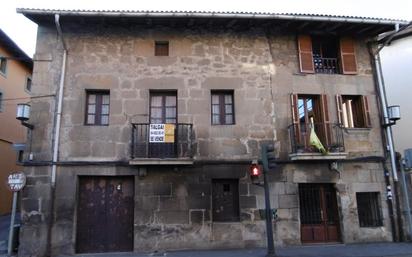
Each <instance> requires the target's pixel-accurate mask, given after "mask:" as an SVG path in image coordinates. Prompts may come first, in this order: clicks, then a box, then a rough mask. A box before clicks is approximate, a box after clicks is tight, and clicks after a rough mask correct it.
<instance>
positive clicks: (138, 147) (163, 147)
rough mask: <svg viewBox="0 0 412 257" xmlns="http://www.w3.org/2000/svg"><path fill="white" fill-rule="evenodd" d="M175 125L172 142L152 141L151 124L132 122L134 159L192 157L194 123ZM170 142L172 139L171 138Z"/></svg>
mask: <svg viewBox="0 0 412 257" xmlns="http://www.w3.org/2000/svg"><path fill="white" fill-rule="evenodd" d="M173 125H174V136H172V138H173V140H172V142H171V143H159V142H156V143H152V142H150V138H149V137H150V124H149V123H133V124H132V156H131V157H132V159H136V158H161V159H164V158H192V156H193V155H192V142H193V138H192V137H193V132H192V127H193V125H192V124H185V123H178V124H173ZM169 142H170V140H169Z"/></svg>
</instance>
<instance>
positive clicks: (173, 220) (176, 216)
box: [156, 211, 189, 224]
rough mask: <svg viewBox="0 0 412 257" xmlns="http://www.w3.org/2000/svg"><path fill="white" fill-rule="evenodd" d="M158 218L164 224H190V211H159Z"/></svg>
mask: <svg viewBox="0 0 412 257" xmlns="http://www.w3.org/2000/svg"><path fill="white" fill-rule="evenodd" d="M156 217H157V219H158V221H159V222H160V223H163V224H188V223H189V211H157V212H156Z"/></svg>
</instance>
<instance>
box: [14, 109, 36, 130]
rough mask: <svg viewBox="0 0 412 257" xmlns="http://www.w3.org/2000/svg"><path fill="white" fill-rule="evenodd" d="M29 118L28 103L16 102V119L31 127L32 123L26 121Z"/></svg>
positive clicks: (32, 126)
mask: <svg viewBox="0 0 412 257" xmlns="http://www.w3.org/2000/svg"><path fill="white" fill-rule="evenodd" d="M29 118H30V105H29V104H17V114H16V119H18V120H19V121H21V125H23V126H25V127H27V128H29V129H33V128H34V125H32V124H29V123H27V122H26V121H28V120H29Z"/></svg>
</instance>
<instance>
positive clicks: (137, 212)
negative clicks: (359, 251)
mask: <svg viewBox="0 0 412 257" xmlns="http://www.w3.org/2000/svg"><path fill="white" fill-rule="evenodd" d="M20 12H22V13H23V14H24V15H26V16H27V17H28V18H30V19H32V20H33V21H35V22H36V23H37V24H38V25H39V29H38V38H37V49H36V54H35V58H34V61H35V64H34V74H33V93H34V95H53V96H51V97H42V98H34V99H32V114H31V119H30V122H31V123H33V124H34V126H35V129H34V130H33V139H32V144H31V149H32V154H33V160H32V161H27V162H26V163H25V164H26V168H25V172H26V174H27V176H28V184H27V186H26V188H25V189H24V191H23V198H22V220H23V226H22V229H21V234H20V242H21V244H20V249H19V255H20V256H28V255H31V256H44V255H47V254H51V255H59V254H69V255H72V254H75V253H85V252H111V251H136V252H148V251H154V250H176V249H212V248H242V247H261V246H265V245H266V236H265V223H264V215H263V210H264V194H263V189H262V188H261V187H260V186H257V185H254V184H253V183H252V182H251V180H250V177H249V168H250V164H251V163H252V161H254V160H258V159H259V151H260V147H261V145H262V144H263V143H272V142H273V143H274V144H275V146H276V154H277V157H278V167H277V168H276V170H274V171H272V172H271V173H270V174H269V183H270V198H271V204H272V207H273V208H274V213H275V220H274V222H273V227H274V237H275V243H276V245H279V246H282V245H299V244H302V243H313V242H318V243H319V242H321V243H322V242H324V243H326V242H343V243H352V242H369V241H390V240H391V238H392V228H391V225H390V219H389V214H388V213H389V210H388V204H387V201H386V181H385V176H384V167H383V164H382V161H383V160H384V150H383V147H382V139H381V138H382V134H381V128H380V115H379V108H378V104H377V93H376V91H375V86H374V78H373V70H372V66H371V59H370V57H369V54H368V47H367V41H368V40H369V39H370V38H371V37H372V36H374V35H375V34H377V33H380V32H383V31H387V30H390V29H392V24H393V21H381V23H380V24H375V23H370V24H368V23H365V24H366V25H365V24H364V23H361V22H360V21H361V20H362V19H361V18H359V20H355V21H353V22H348V21H343V20H338V19H336V21H326V22H325V21H322V20H321V19H319V20H318V21H316V19H315V20H313V21H309V19H308V20H302V21H292V17H294V16H293V15H291V16H290V20H288V19H286V20H282V19H277V18H275V16H273V18H266V19H258V18H253V17H249V18H242V19H240V18H236V17H235V16H233V17H229V16H228V17H226V18H212V17H211V16H210V17H209V16H208V15H210V14H207V13H206V14H196V13H192V14H187V17H180V18H177V17H175V18H173V15H176V13H174V14H173V13H171V14H168V15H167V14H163V16H162V15H159V16H156V13H151V16H150V15H147V16H145V17H143V16H139V15H138V14H139V13H133V12H130V13H129V12H125V13H122V12H120V13H117V12H96V13H93V12H86V11H80V12H71V11H51V10H31V9H22V10H20ZM91 13H92V14H91ZM55 14H59V15H60V17H58V16H56V19H59V22H57V23H55ZM120 14H124V15H120ZM126 14H128V15H126ZM148 14H150V13H148ZM117 15H118V16H119V17H117ZM190 15H192V16H190ZM202 15H205V17H202ZM122 16H123V17H122ZM56 26H57V27H59V26H61V29H62V34H59V33H58V30H57V29H56ZM302 35H303V36H302ZM308 35H309V36H308ZM61 36H62V37H61ZM348 36H349V37H348ZM318 37H319V38H321V41H322V40H327V41H326V42H327V43H325V45H326V46H325V45H322V44H319V43H318V42H319V41H318V40H319V39H318ZM347 38H351V39H350V43H349V44H346V43H347V42H348V41H345V42H346V43H345V42H344V41H342V40H343V39H345V40H346V39H347ZM62 40H63V41H64V43H65V44H64V45H65V47H66V50H67V59H66V63H65V64H66V67H65V72H64V91H63V107H62V116H61V125H60V135H59V139H60V143H59V145H58V161H57V162H55V163H54V164H55V165H57V171H56V181H55V184H53V183H52V168H51V166H52V165H53V162H52V161H51V160H52V158H53V156H52V154H53V143H54V141H55V140H56V138H55V137H56V135H55V131H56V128H55V124H56V117H57V116H56V108H57V105H58V90H59V81H60V79H61V76H62V62H63V61H64V59H63V51H64V47H63V44H62ZM348 40H349V39H348ZM308 42H309V43H308ZM308 44H309V48H311V49H309V56H310V57H309V58H311V59H310V62H309V63H308V62H305V60H306V59H305V58H307V56H308V55H307V51H306V52H305V48H308ZM345 44H346V45H345ZM327 45H329V46H330V45H334V46H336V47H328V46H327ZM338 46H340V48H339V47H338ZM343 46H346V47H347V49H346V50H345V49H343V48H344V47H343ZM319 49H320V50H319ZM330 49H334V50H330ZM337 49H341V50H337ZM348 49H349V50H348ZM344 50H345V51H344ZM319 51H320V52H322V51H323V55H324V56H318V52H319ZM329 51H332V52H334V53H332V55H334V54H335V55H336V56H335V58H330V59H334V60H331V62H332V63H328V57H327V55H328V52H329ZM339 51H340V52H339ZM348 52H349V55H347V53H348ZM299 53H300V54H299ZM305 54H306V55H305ZM325 56H326V57H325ZM348 56H349V57H348ZM322 58H324V59H322ZM347 58H349V60H347ZM342 60H343V61H342ZM353 60H354V64H353ZM345 61H346V63H345ZM351 61H352V63H351ZM308 65H309V66H308ZM345 65H346V66H345ZM347 65H349V66H347ZM350 65H352V66H350ZM308 67H309V69H310V68H311V70H309V71H307V70H305V68H308ZM345 69H346V70H345ZM325 73H326V74H325ZM343 73H351V74H343ZM364 96H366V97H364ZM365 99H367V100H365ZM342 107H343V108H344V109H342ZM351 108H352V109H353V110H352V109H351ZM349 109H351V110H349ZM150 124H172V125H173V126H172V128H174V130H173V131H174V132H166V134H167V133H172V134H171V137H169V139H170V138H172V139H171V141H169V142H168V143H167V141H166V142H163V143H155V142H150V140H149V138H150V136H151V135H150V134H152V136H153V135H154V132H152V131H154V130H155V129H154V127H152V128H150ZM312 127H313V128H314V131H315V132H316V134H317V136H318V138H319V139H320V141H321V142H322V143H323V145H324V146H325V147H326V148H327V151H328V152H327V153H326V154H321V153H319V151H318V150H317V149H316V148H314V147H312V146H310V145H309V144H308V142H309V137H310V134H311V128H312ZM173 133H174V134H173ZM167 136H168V135H166V136H165V138H167ZM169 136H170V135H169ZM165 140H166V139H165Z"/></svg>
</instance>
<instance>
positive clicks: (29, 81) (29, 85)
mask: <svg viewBox="0 0 412 257" xmlns="http://www.w3.org/2000/svg"><path fill="white" fill-rule="evenodd" d="M26 90H27V91H29V92H31V78H30V77H27V79H26Z"/></svg>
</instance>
